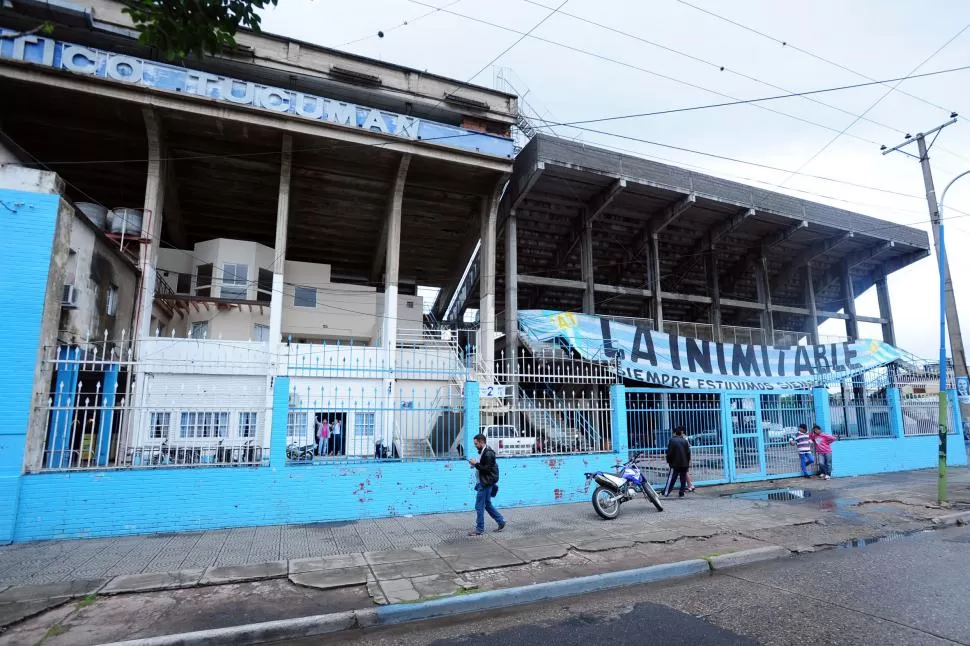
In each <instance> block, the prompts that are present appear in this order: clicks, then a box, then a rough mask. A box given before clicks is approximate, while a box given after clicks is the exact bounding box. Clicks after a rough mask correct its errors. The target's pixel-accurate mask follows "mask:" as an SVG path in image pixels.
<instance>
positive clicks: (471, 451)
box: [461, 381, 482, 456]
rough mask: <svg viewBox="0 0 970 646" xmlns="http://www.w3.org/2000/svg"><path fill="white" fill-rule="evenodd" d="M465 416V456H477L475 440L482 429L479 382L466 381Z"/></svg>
mask: <svg viewBox="0 0 970 646" xmlns="http://www.w3.org/2000/svg"><path fill="white" fill-rule="evenodd" d="M463 396H464V405H465V414H464V428H463V429H462V430H463V433H462V443H461V445H462V447H463V450H464V451H465V456H471V455H475V454H476V451H475V444H474V442H473V440H474V439H475V436H476V435H478V433H479V432H480V431H479V429H480V428H481V414H482V413H481V388H480V386H479V384H478V382H477V381H466V382H465V390H464V393H463Z"/></svg>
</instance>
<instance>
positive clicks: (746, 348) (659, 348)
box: [519, 310, 900, 391]
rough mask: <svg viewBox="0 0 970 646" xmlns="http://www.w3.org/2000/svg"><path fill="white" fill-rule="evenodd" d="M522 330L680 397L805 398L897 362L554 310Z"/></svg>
mask: <svg viewBox="0 0 970 646" xmlns="http://www.w3.org/2000/svg"><path fill="white" fill-rule="evenodd" d="M519 326H520V327H521V328H522V330H523V331H524V332H525V333H526V334H527V335H529V336H530V337H531V338H533V339H535V340H536V341H539V342H542V343H552V342H561V343H564V344H566V345H568V346H569V347H571V349H573V350H575V351H576V352H577V353H578V354H579V355H580V356H582V357H583V358H584V359H589V360H593V361H614V362H616V364H617V368H618V370H619V372H620V374H621V376H622V377H623V378H624V379H629V380H631V381H640V382H644V383H649V384H656V385H660V386H670V387H672V388H683V389H694V388H700V389H710V390H767V391H771V390H802V389H807V388H812V387H814V386H823V385H827V384H831V383H836V382H838V381H839V380H841V379H845V378H847V377H850V376H852V375H855V374H859V373H861V372H864V371H866V370H870V369H872V368H877V367H879V366H884V365H886V364H889V363H892V362H893V361H895V360H897V359H899V358H900V352H899V350H897V349H896V348H894V347H893V346H891V345H888V344H886V343H883V342H881V341H854V342H851V343H850V342H846V343H831V344H826V345H799V346H795V347H791V348H774V347H770V346H765V345H752V344H747V343H715V342H713V341H704V340H701V339H694V338H690V337H681V336H677V335H675V334H663V333H661V332H654V331H653V330H650V329H648V328H646V327H640V326H633V325H628V324H625V323H619V322H617V321H613V320H610V319H607V318H604V317H599V316H588V315H586V314H575V313H573V312H558V311H552V310H526V311H522V312H519Z"/></svg>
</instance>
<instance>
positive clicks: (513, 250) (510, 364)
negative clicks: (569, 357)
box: [505, 209, 519, 388]
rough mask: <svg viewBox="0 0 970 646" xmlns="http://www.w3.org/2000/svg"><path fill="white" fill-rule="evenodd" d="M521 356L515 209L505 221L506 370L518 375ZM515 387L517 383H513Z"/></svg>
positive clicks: (510, 373)
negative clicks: (517, 368) (517, 369)
mask: <svg viewBox="0 0 970 646" xmlns="http://www.w3.org/2000/svg"><path fill="white" fill-rule="evenodd" d="M518 358H519V233H518V218H517V216H516V213H515V209H512V210H511V211H510V212H509V218H508V220H507V221H506V222H505V371H506V372H507V373H508V374H509V375H511V376H512V381H513V382H515V381H517V380H516V379H515V375H516V372H517V371H516V365H517V364H518ZM512 385H513V388H514V387H515V385H516V384H515V383H513V384H512Z"/></svg>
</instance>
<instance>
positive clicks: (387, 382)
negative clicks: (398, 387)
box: [375, 154, 411, 455]
mask: <svg viewBox="0 0 970 646" xmlns="http://www.w3.org/2000/svg"><path fill="white" fill-rule="evenodd" d="M410 165H411V155H409V154H406V155H403V156H402V157H401V161H400V162H398V167H397V174H396V175H395V177H394V187H393V188H392V190H391V199H390V201H389V202H388V205H387V223H386V226H385V230H386V231H387V242H386V245H387V246H386V247H385V249H384V253H385V260H384V319H383V321H381V347H382V348H384V350H385V351H386V352H387V356H386V358H385V361H386V363H385V365H386V366H387V377H386V378H385V379H384V396H385V400H384V412H383V414H382V415H381V426H380V428H379V429H378V431H377V437H376V438H375V442H376V443H377V444H378V445H381V446H385V447H387V448H388V450H389V451H390V454H391V455H394V446H393V445H394V413H393V410H394V405H393V404H394V403H395V401H396V400H395V394H396V392H395V383H396V382H395V378H396V374H395V370H396V368H397V292H398V280H399V279H400V276H399V274H400V270H401V210H402V205H403V204H404V185H405V183H406V182H407V175H408V167H409V166H410ZM376 452H377V449H376V448H375V453H376Z"/></svg>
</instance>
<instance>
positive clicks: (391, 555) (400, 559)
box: [364, 546, 438, 565]
mask: <svg viewBox="0 0 970 646" xmlns="http://www.w3.org/2000/svg"><path fill="white" fill-rule="evenodd" d="M364 558H365V559H367V562H368V563H369V564H370V565H383V564H385V563H405V562H407V561H426V560H428V559H436V558H438V555H437V554H436V553H435V551H434V550H433V549H431V548H430V547H428V546H420V547H415V548H413V549H406V550H389V551H386V552H364Z"/></svg>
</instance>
